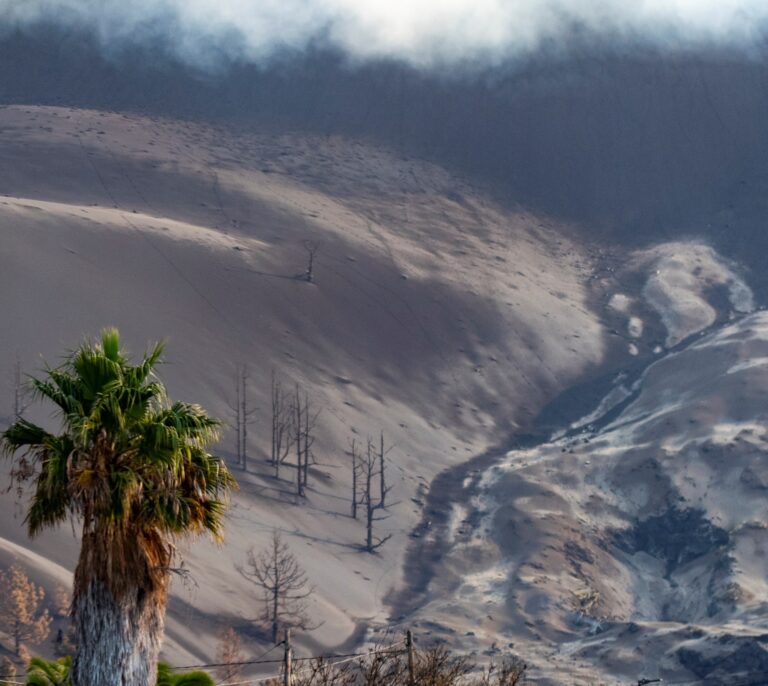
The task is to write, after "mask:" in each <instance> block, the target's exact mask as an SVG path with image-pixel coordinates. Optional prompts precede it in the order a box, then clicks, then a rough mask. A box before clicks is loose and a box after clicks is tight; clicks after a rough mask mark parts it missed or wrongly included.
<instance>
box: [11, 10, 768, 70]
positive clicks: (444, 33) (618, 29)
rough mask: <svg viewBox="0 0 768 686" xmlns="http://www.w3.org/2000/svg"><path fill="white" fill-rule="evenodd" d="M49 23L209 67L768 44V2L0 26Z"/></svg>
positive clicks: (31, 18) (30, 19) (109, 17)
mask: <svg viewBox="0 0 768 686" xmlns="http://www.w3.org/2000/svg"><path fill="white" fill-rule="evenodd" d="M41 20H43V21H50V22H54V23H60V24H65V25H70V26H76V27H79V28H85V29H87V30H89V31H91V32H93V33H94V34H95V35H96V36H97V37H98V39H99V40H100V42H101V43H102V44H103V45H104V46H105V47H106V48H111V47H121V46H124V45H126V44H128V45H130V44H132V43H139V44H141V43H146V42H152V43H158V41H160V43H159V44H161V45H163V46H166V47H167V49H168V50H169V51H170V52H172V53H174V54H176V55H177V56H179V57H181V58H182V59H184V60H187V61H190V62H193V63H196V64H199V65H205V64H209V63H211V61H212V60H217V59H221V58H225V59H239V60H248V61H263V60H265V59H269V58H270V57H271V56H273V55H275V54H277V53H280V52H281V51H283V50H285V49H288V50H298V51H301V50H303V49H305V48H306V47H308V46H310V45H313V44H315V45H317V44H319V45H329V46H333V47H336V48H339V49H341V50H342V51H344V52H345V53H346V54H348V55H349V56H350V57H351V58H352V59H359V60H366V59H372V58H390V57H394V58H398V59H403V60H406V61H408V62H410V63H412V64H414V65H416V66H420V67H432V66H437V65H452V64H456V63H472V62H475V63H484V64H487V63H489V62H491V63H492V62H495V61H499V60H503V59H507V58H510V57H516V56H520V55H525V54H529V53H532V52H535V51H537V50H539V49H542V48H545V47H546V48H547V49H554V50H557V49H558V47H559V46H560V44H561V43H563V42H564V41H566V40H567V36H568V35H573V33H572V32H573V31H582V32H586V33H595V34H598V35H600V36H602V37H606V38H608V39H615V40H617V41H619V42H620V43H625V44H627V45H638V44H650V45H655V46H659V47H663V48H673V49H674V48H691V47H697V46H702V45H720V46H729V47H734V48H738V49H743V50H753V49H755V48H757V47H762V45H763V43H764V40H765V36H766V27H768V0H0V25H2V26H3V27H5V28H6V29H7V28H13V27H17V26H33V25H35V24H36V23H37V22H39V21H41Z"/></svg>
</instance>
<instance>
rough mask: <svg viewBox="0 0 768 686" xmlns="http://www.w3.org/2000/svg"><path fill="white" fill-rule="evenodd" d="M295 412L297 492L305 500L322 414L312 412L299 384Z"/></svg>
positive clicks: (294, 402)
mask: <svg viewBox="0 0 768 686" xmlns="http://www.w3.org/2000/svg"><path fill="white" fill-rule="evenodd" d="M293 411H294V417H293V429H294V435H293V442H294V446H295V448H296V492H297V493H298V495H299V496H300V497H302V498H303V497H304V496H305V495H306V489H307V486H308V485H309V465H310V463H311V459H312V445H313V444H314V442H315V433H314V431H315V426H316V424H317V418H318V417H319V415H320V412H319V411H318V412H313V411H312V403H311V401H310V399H309V395H308V394H307V392H306V391H304V394H303V397H302V392H301V388H300V387H299V384H296V393H295V396H294V401H293Z"/></svg>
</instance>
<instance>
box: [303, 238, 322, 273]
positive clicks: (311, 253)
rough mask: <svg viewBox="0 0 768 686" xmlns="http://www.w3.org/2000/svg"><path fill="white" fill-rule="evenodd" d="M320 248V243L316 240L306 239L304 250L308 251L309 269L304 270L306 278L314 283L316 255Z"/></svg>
mask: <svg viewBox="0 0 768 686" xmlns="http://www.w3.org/2000/svg"><path fill="white" fill-rule="evenodd" d="M319 249H320V244H319V243H315V241H304V250H306V251H307V270H306V271H305V272H304V279H305V281H307V282H308V283H312V280H313V279H314V275H315V255H316V254H317V251H318V250H319Z"/></svg>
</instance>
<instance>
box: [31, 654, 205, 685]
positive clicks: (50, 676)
mask: <svg viewBox="0 0 768 686" xmlns="http://www.w3.org/2000/svg"><path fill="white" fill-rule="evenodd" d="M71 667H72V658H71V657H62V658H61V659H60V660H55V661H50V660H44V659H43V658H40V657H33V658H32V659H31V660H30V661H29V667H27V681H26V684H27V686H70V681H69V670H70V668H71ZM157 686H215V684H214V681H213V679H211V677H210V676H208V675H207V674H206V673H205V672H182V673H180V674H176V673H174V671H173V670H172V669H171V668H170V667H169V666H168V665H167V664H165V663H164V662H161V663H160V664H159V665H158V666H157Z"/></svg>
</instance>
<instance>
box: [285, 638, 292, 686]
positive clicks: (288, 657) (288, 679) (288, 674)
mask: <svg viewBox="0 0 768 686" xmlns="http://www.w3.org/2000/svg"><path fill="white" fill-rule="evenodd" d="M292 660H293V655H292V653H291V630H290V629H286V630H285V653H284V658H283V686H292V684H293V673H292V667H293V665H292V664H291V662H292Z"/></svg>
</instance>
